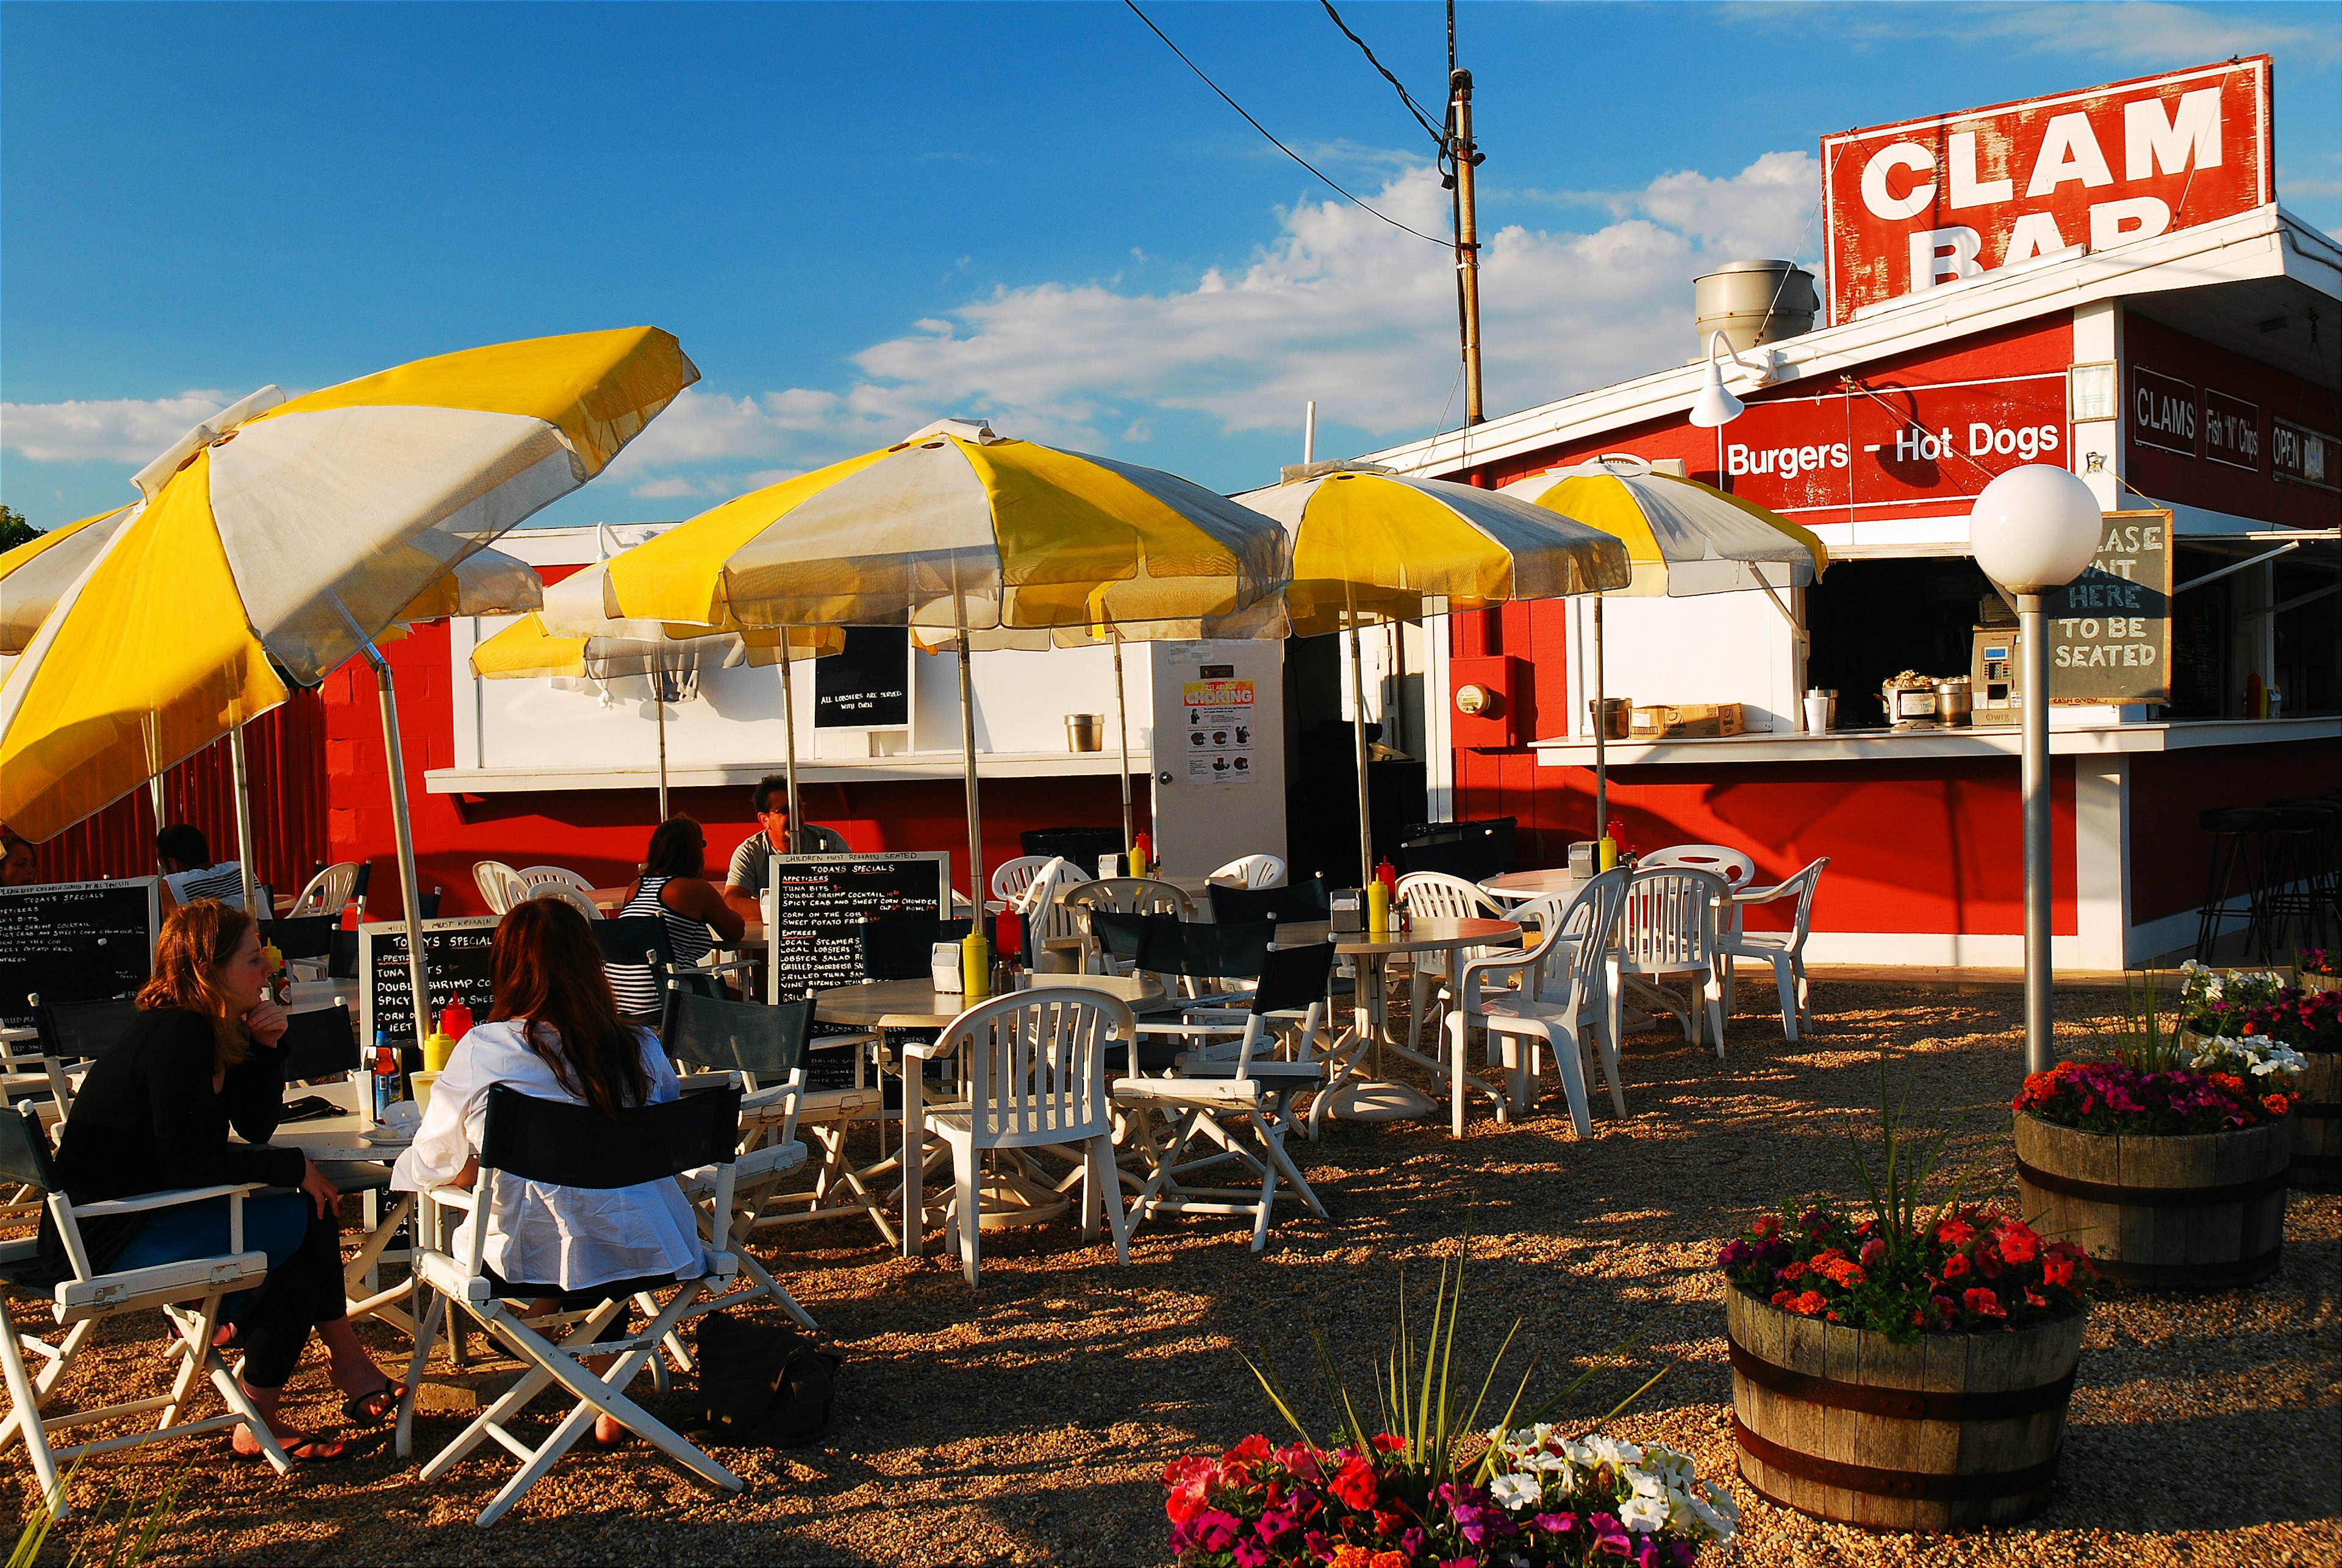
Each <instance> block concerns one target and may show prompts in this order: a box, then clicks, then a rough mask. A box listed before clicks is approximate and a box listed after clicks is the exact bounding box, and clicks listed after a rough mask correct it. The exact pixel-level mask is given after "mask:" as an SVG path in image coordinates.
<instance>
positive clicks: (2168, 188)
mask: <svg viewBox="0 0 2342 1568" xmlns="http://www.w3.org/2000/svg"><path fill="white" fill-rule="evenodd" d="M2269 99H2270V85H2269V59H2268V56H2267V55H2254V56H2252V57H2251V58H2249V59H2243V60H2233V61H2230V62H2228V63H2227V64H2226V65H2205V66H2201V67H2199V68H2197V69H2195V70H2191V71H2177V72H2173V73H2172V74H2170V75H2163V76H2146V77H2141V78H2140V79H2138V80H2137V81H2131V82H2116V83H2113V84H2111V85H2107V86H2104V87H2092V88H2088V89H2087V90H2086V91H2083V92H2079V93H2066V94H2061V95H2057V96H2056V97H2049V98H2030V99H2027V100H2025V101H2024V102H2022V103H2016V104H2002V105H1997V106H1996V107H1993V108H1988V109H1973V110H1969V111H1967V113H1965V114H1957V115H1940V116H1938V117H1937V118H1934V119H1926V120H1906V121H1903V122H1902V123H1900V124H1898V125H1879V126H1876V127H1873V128H1872V129H1869V130H1864V131H1848V132H1847V133H1846V134H1844V135H1837V136H1825V137H1823V138H1822V185H1823V195H1824V198H1825V199H1824V202H1823V209H1824V211H1825V212H1826V213H1827V225H1828V228H1827V235H1826V244H1825V251H1826V255H1827V261H1826V263H1825V270H1826V272H1827V275H1828V277H1827V294H1828V297H1829V318H1830V320H1831V322H1832V323H1838V322H1845V321H1850V320H1852V319H1853V318H1854V313H1855V312H1856V311H1857V310H1859V309H1860V308H1862V307H1863V306H1864V305H1876V304H1877V303H1878V302H1879V301H1881V300H1887V299H1897V298H1900V297H1902V296H1904V295H1910V294H1917V293H1923V292H1925V291H1926V290H1928V289H1931V288H1934V287H1936V286H1937V285H1940V284H1946V283H1951V282H1954V281H1956V280H1957V279H1960V278H1964V277H1975V276H1977V275H1979V274H1982V273H1987V272H1991V271H1994V270H1996V269H1997V268H2000V267H2005V266H2016V265H2021V264H2023V263H2025V262H2028V261H2031V260H2033V259H2035V258H2036V257H2039V256H2045V255H2055V254H2057V252H2059V251H2062V250H2064V249H2066V248H2067V247H2068V246H2071V245H2087V246H2088V247H2089V248H2090V249H2092V250H2094V251H2098V250H2105V249H2107V247H2108V246H2110V245H2121V244H2124V243H2126V242H2127V241H2131V240H2137V239H2146V238H2150V237H2152V236H2154V235H2159V234H2163V233H2166V232H2167V231H2169V230H2172V229H2180V228H2187V227H2190V226H2192V225H2197V224H2203V223H2209V222H2211V221H2213V220H2214V219H2216V218H2225V217H2229V216H2232V215H2235V214H2237V213H2240V212H2246V211H2248V210H2250V209H2251V208H2254V207H2257V206H2262V205H2267V204H2268V203H2270V202H2273V201H2275V200H2276V199H2277V195H2276V189H2275V186H2274V185H2273V183H2272V182H2273V175H2272V172H2271V159H2270V156H2269Z"/></svg>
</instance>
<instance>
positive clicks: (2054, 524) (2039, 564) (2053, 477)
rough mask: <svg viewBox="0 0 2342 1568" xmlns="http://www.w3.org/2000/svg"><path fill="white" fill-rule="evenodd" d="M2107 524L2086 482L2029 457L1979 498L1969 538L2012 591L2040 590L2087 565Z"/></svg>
mask: <svg viewBox="0 0 2342 1568" xmlns="http://www.w3.org/2000/svg"><path fill="white" fill-rule="evenodd" d="M2105 526H2106V523H2105V519H2104V518H2103V517H2102V516H2101V515H2100V514H2099V512H2098V498H2097V495H2095V494H2092V493H2091V490H2090V487H2089V486H2088V485H2087V484H2084V483H2082V481H2081V480H2080V479H2079V478H2077V477H2076V476H2075V475H2074V474H2070V473H2068V472H2067V471H2066V470H2065V469H2063V468H2053V467H2051V466H2050V465H2049V464H2046V463H2028V464H2025V465H2024V466H2023V467H2022V468H2012V469H2010V470H2009V471H2008V472H2007V473H2006V474H2002V475H2000V476H1999V477H1998V478H1997V479H1995V480H1994V481H1993V482H1992V483H1991V484H1987V485H1986V486H1985V487H1984V494H1981V495H1978V496H1977V498H1976V505H1975V506H1974V507H1973V508H1972V509H1971V510H1970V511H1969V513H1968V544H1969V545H1970V547H1971V548H1973V549H1974V550H1975V552H1976V563H1977V565H1979V566H1981V567H1983V568H1984V573H1985V575H1986V576H1987V577H1990V578H1991V579H1992V580H1993V581H1994V582H1996V583H1997V584H2000V585H2001V586H2002V587H2004V588H2006V589H2007V590H2008V591H2009V592H2010V593H2012V594H2039V593H2044V592H2046V591H2047V590H2048V589H2051V588H2062V587H2064V586H2065V585H2066V584H2068V583H2070V582H2072V581H2073V580H2074V579H2075V578H2077V577H2078V576H2080V575H2081V574H2083V573H2084V572H2087V571H2088V570H2089V568H2090V563H2091V561H2092V560H2093V559H2095V558H2096V557H2097V553H2098V541H2099V538H2100V535H2101V534H2102V533H2103V531H2104V529H2105Z"/></svg>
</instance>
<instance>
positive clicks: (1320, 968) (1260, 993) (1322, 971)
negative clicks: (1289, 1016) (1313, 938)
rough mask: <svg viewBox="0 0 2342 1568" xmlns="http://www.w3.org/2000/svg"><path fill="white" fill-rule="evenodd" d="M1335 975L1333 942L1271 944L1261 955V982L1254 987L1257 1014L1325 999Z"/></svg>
mask: <svg viewBox="0 0 2342 1568" xmlns="http://www.w3.org/2000/svg"><path fill="white" fill-rule="evenodd" d="M1333 977H1334V944H1332V943H1330V942H1313V943H1311V944H1309V945H1308V946H1306V947H1277V948H1272V949H1270V950H1269V952H1268V953H1267V954H1266V955H1265V956H1264V957H1263V958H1262V959H1261V964H1260V983H1259V984H1257V985H1256V986H1255V987H1254V988H1253V994H1252V1010H1253V1011H1254V1012H1255V1013H1256V1014H1267V1013H1298V1012H1301V1011H1303V1010H1304V1009H1306V1008H1308V1007H1311V1006H1314V1005H1315V1004H1317V1003H1320V1002H1323V1001H1325V1000H1326V990H1327V986H1328V983H1329V982H1330V981H1331V980H1332V979H1333Z"/></svg>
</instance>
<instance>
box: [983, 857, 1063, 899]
mask: <svg viewBox="0 0 2342 1568" xmlns="http://www.w3.org/2000/svg"><path fill="white" fill-rule="evenodd" d="M1063 858H1064V857H1063V856H1062V855H1055V854H1020V855H1018V856H1017V857H1016V859H1015V860H1004V861H1002V862H1001V863H1000V864H998V865H996V866H994V867H993V868H992V896H993V897H995V898H996V899H998V900H1000V902H1001V903H1003V904H1007V905H1009V906H1010V907H1012V908H1013V907H1015V905H1016V901H1017V899H1019V898H1020V897H1022V896H1024V893H1025V890H1026V888H1028V887H1030V886H1032V885H1033V879H1034V878H1035V877H1036V876H1038V875H1040V874H1041V869H1042V868H1043V867H1044V866H1046V865H1047V864H1049V863H1050V862H1051V861H1053V860H1060V859H1063Z"/></svg>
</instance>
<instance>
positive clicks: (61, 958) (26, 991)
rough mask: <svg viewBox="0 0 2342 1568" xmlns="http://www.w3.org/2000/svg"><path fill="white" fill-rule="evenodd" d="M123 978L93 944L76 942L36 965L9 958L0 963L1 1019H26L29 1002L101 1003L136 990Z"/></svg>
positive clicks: (30, 1003) (29, 1009) (30, 1012)
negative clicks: (67, 949) (35, 998)
mask: <svg viewBox="0 0 2342 1568" xmlns="http://www.w3.org/2000/svg"><path fill="white" fill-rule="evenodd" d="M136 984H137V983H136V982H135V981H133V982H131V983H130V984H127V985H125V984H124V983H123V979H122V976H121V975H119V974H115V969H114V965H113V964H111V963H110V962H108V961H107V959H106V956H105V953H104V952H103V951H102V950H101V949H100V948H99V947H98V946H97V944H95V943H94V942H93V943H77V944H75V945H74V946H73V947H72V948H71V949H70V950H69V951H67V952H65V953H62V954H52V955H50V956H48V957H45V958H42V959H40V960H39V961H37V962H35V963H25V962H23V961H20V960H15V959H11V960H8V961H7V962H5V963H0V1018H29V1017H31V1016H32V1015H33V1003H32V999H33V998H34V997H35V996H38V997H39V998H40V999H41V1000H42V1001H44V1002H53V1003H54V1002H102V1001H105V999H106V998H107V997H110V996H120V995H123V994H125V993H126V992H128V991H131V990H134V989H135V988H136Z"/></svg>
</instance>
